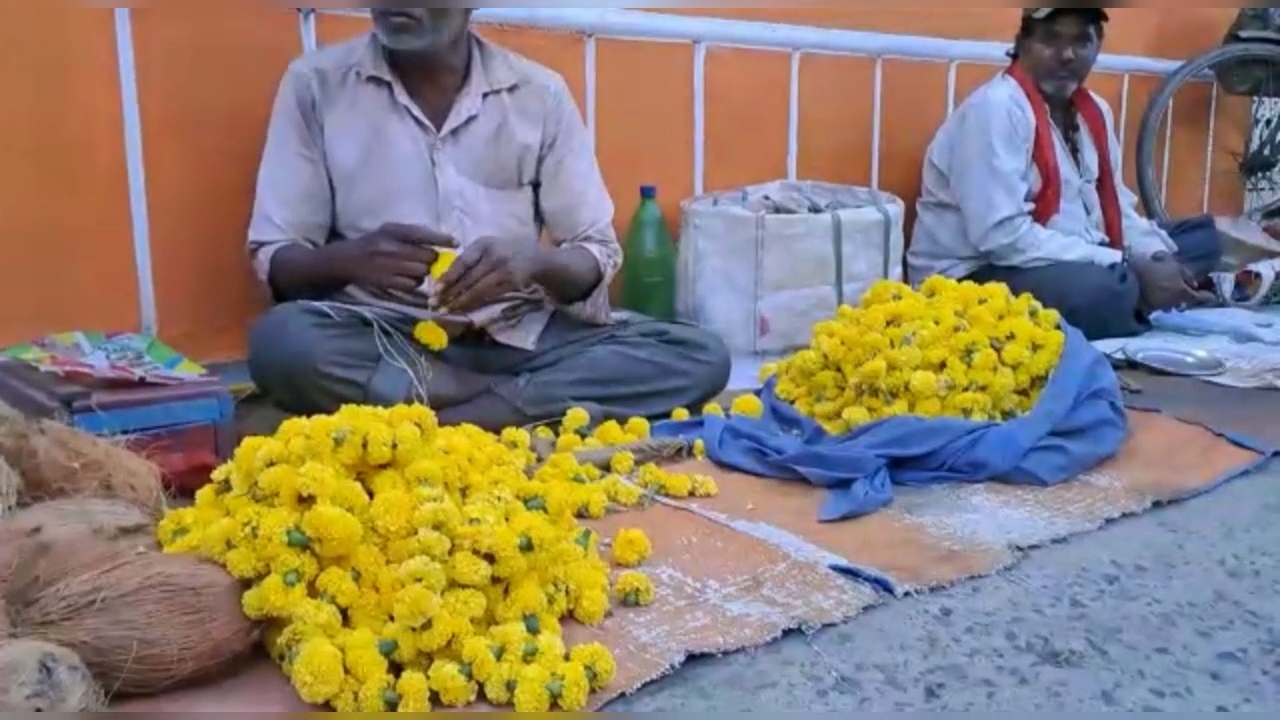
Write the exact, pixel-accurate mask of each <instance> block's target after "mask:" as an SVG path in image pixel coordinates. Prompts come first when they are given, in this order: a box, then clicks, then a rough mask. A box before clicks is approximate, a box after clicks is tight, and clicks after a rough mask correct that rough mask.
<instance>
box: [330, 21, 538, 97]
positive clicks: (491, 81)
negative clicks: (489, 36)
mask: <svg viewBox="0 0 1280 720" xmlns="http://www.w3.org/2000/svg"><path fill="white" fill-rule="evenodd" d="M470 41H471V68H470V71H469V72H468V75H467V80H466V84H467V85H470V86H472V87H475V88H476V89H478V90H479V91H480V92H481V94H488V93H491V92H498V91H501V90H507V89H509V88H512V87H515V86H516V85H518V84H519V82H520V78H519V75H518V74H517V73H516V71H515V68H514V67H513V66H512V64H511V59H510V58H509V57H508V56H507V54H506V53H505V52H503V51H501V50H500V49H499V48H498V47H497V46H495V45H493V44H492V43H490V42H489V41H488V40H485V39H484V38H482V37H480V36H479V35H476V34H475V33H471V37H470ZM356 70H357V72H358V73H359V74H360V75H361V76H362V77H365V78H377V79H378V80H381V81H383V82H387V83H394V82H395V77H394V73H392V71H391V66H390V65H389V64H388V63H387V56H386V54H385V53H384V52H383V49H382V45H381V44H380V43H379V42H378V38H377V37H376V36H375V35H374V34H373V33H369V37H368V41H367V42H366V43H365V48H364V52H363V53H361V56H360V60H359V62H358V64H357V66H356Z"/></svg>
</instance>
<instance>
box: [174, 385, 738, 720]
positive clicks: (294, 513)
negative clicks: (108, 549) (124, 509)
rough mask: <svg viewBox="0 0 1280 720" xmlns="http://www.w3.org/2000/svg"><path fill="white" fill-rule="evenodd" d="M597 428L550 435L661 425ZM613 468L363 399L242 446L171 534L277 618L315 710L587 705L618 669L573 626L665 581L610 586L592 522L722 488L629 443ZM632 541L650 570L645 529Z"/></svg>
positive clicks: (579, 424) (271, 630) (582, 419)
mask: <svg viewBox="0 0 1280 720" xmlns="http://www.w3.org/2000/svg"><path fill="white" fill-rule="evenodd" d="M590 424H591V419H590V417H589V415H588V414H587V413H586V411H585V410H582V409H581V408H574V409H573V410H570V411H569V413H567V414H566V416H565V418H564V419H563V421H562V422H561V424H560V432H559V433H556V432H554V431H550V430H547V431H539V433H538V434H540V435H545V434H546V433H548V432H549V433H550V434H551V435H553V436H554V437H556V439H557V443H559V442H560V441H561V440H563V439H564V438H566V437H574V438H577V441H578V442H579V443H580V445H582V446H592V447H612V446H614V445H617V444H622V443H626V442H635V441H638V440H642V439H644V438H646V437H647V436H648V433H649V425H648V423H647V422H646V421H644V420H643V419H634V420H629V421H627V422H625V423H617V422H613V423H610V422H605V423H601V424H599V425H597V426H596V427H595V428H594V429H589V426H590ZM565 442H566V443H568V442H569V441H565ZM611 469H612V470H613V471H612V472H606V471H602V470H600V469H599V468H597V467H595V466H593V465H589V464H583V463H580V462H579V461H578V460H577V459H576V458H575V457H574V456H573V455H571V454H568V453H557V454H553V455H551V456H550V457H549V458H547V459H546V460H545V461H543V462H541V463H540V462H539V461H538V457H537V454H536V453H535V452H534V451H533V449H532V434H531V433H530V432H528V431H526V430H523V429H517V428H508V429H506V430H504V431H503V432H502V433H501V434H493V433H487V432H484V431H482V430H480V429H479V428H476V427H473V426H458V427H440V426H439V425H438V423H437V421H436V417H435V414H434V413H433V412H432V411H431V410H429V409H428V408H426V407H424V406H420V405H402V406H397V407H392V408H372V407H364V406H348V407H344V408H342V409H341V410H339V411H338V412H337V413H335V414H333V415H323V416H315V417H310V418H292V419H289V420H286V421H285V422H284V423H283V424H281V426H280V428H279V430H278V431H277V432H276V433H275V434H274V435H272V436H270V437H251V438H247V439H246V440H245V441H244V442H242V443H241V445H240V446H239V447H238V448H237V450H236V452H235V454H234V456H233V458H232V460H231V461H230V462H228V463H226V464H225V465H223V466H222V467H220V468H219V469H218V470H217V471H216V472H215V473H214V475H213V478H212V482H211V483H210V484H209V485H207V486H205V487H204V488H202V489H201V490H200V491H199V492H198V493H197V494H196V497H195V502H194V504H193V505H191V506H189V507H186V508H180V509H176V510H173V511H170V512H169V513H168V514H167V515H166V516H165V517H164V518H163V519H162V520H161V522H160V523H159V526H158V528H157V535H158V537H159V540H160V542H161V544H162V545H163V547H164V548H165V550H166V551H168V552H183V553H195V554H199V555H201V556H203V557H206V558H208V559H210V560H213V561H215V562H218V563H219V564H221V565H222V566H223V567H225V568H226V569H227V571H228V572H230V573H231V574H232V575H234V576H235V577H237V578H239V579H241V580H243V581H244V582H245V583H246V587H247V589H246V591H245V593H244V596H243V600H242V602H243V608H244V611H245V613H246V614H247V615H248V616H249V617H251V618H254V619H257V620H262V621H264V622H266V623H267V627H268V633H267V647H268V649H269V651H270V652H271V655H272V657H273V658H274V659H275V660H276V661H277V662H278V663H279V664H280V665H281V666H282V668H283V669H284V670H285V672H286V674H287V675H288V677H289V679H290V681H291V683H292V684H293V686H294V688H295V689H296V690H297V692H298V694H299V696H300V697H301V698H302V699H303V700H304V701H306V702H309V703H314V704H323V705H330V706H332V707H333V708H334V709H336V710H338V711H343V712H381V711H399V712H426V711H430V710H431V709H432V708H433V707H434V706H437V705H440V706H448V707H463V706H466V705H469V704H471V703H473V702H475V701H477V700H479V699H485V700H487V701H488V702H490V703H492V704H495V705H512V706H514V709H515V710H516V711H519V712H542V711H546V710H548V709H551V708H552V707H558V708H560V709H563V710H569V711H573V710H581V709H583V708H584V707H586V705H587V704H588V702H589V695H590V693H591V692H593V691H599V690H602V689H604V688H605V687H607V686H608V684H609V683H610V682H611V681H612V679H613V676H614V673H615V672H616V663H615V661H614V659H613V656H612V654H611V653H610V651H609V650H608V648H606V647H605V646H603V645H601V644H599V643H587V644H583V645H578V646H575V647H566V646H565V644H564V641H563V639H562V636H561V632H560V627H561V626H560V623H561V621H562V620H565V619H569V618H572V619H573V620H576V621H578V622H580V623H583V624H586V625H597V624H599V623H600V622H601V621H603V620H604V618H605V617H606V615H607V614H608V613H609V612H610V605H611V601H612V599H613V598H615V597H616V598H617V600H618V602H620V603H624V604H630V605H644V604H647V603H648V602H650V601H652V599H653V595H654V591H653V586H652V583H651V582H650V581H649V580H648V578H647V577H646V576H644V575H643V574H642V573H639V572H637V571H628V572H626V573H623V574H621V575H619V577H618V579H617V581H616V582H614V583H611V582H610V568H609V564H608V563H607V562H606V561H605V560H603V559H602V558H601V556H600V538H599V537H598V536H597V535H596V533H595V532H594V531H592V530H590V529H588V528H586V527H585V526H583V525H581V524H580V523H579V519H580V518H595V517H601V516H603V515H604V514H606V513H607V512H609V511H610V509H614V508H616V509H621V508H625V507H633V506H636V505H640V504H642V503H644V502H645V501H646V499H647V498H649V497H651V496H654V495H668V496H673V497H686V496H689V495H691V494H696V495H700V496H711V495H714V494H716V493H717V492H718V489H717V488H716V486H715V482H714V481H713V480H712V479H711V478H709V477H705V476H696V475H688V474H683V473H674V472H669V471H666V470H663V469H662V468H660V467H658V466H656V465H654V464H652V463H645V464H642V465H639V466H638V467H637V466H636V461H635V457H634V456H632V455H630V453H625V452H617V453H615V454H614V457H613V461H612V463H611ZM618 536H619V538H618V539H620V540H621V543H622V545H623V546H624V547H626V546H628V545H630V546H633V547H634V548H637V550H635V551H634V552H633V553H632V555H633V557H631V558H630V559H632V560H634V561H635V562H636V563H639V562H642V561H643V559H644V557H641V556H642V555H644V556H647V551H646V552H643V553H641V552H639V550H638V548H649V547H650V543H649V540H648V538H647V537H645V536H644V533H643V532H641V531H639V530H629V531H626V532H621V533H618ZM618 539H615V542H617V540H618Z"/></svg>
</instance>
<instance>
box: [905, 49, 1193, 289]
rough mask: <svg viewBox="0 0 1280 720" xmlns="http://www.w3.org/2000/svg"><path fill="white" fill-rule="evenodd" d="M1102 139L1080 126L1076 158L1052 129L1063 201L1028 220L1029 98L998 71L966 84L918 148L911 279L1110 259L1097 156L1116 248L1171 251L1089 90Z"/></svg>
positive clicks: (1116, 256) (1032, 187) (1036, 187)
mask: <svg viewBox="0 0 1280 720" xmlns="http://www.w3.org/2000/svg"><path fill="white" fill-rule="evenodd" d="M1094 99H1096V100H1097V101H1098V105H1099V106H1101V108H1102V113H1103V116H1104V118H1105V119H1106V124H1107V137H1105V138H1095V137H1092V136H1090V135H1089V131H1088V130H1087V129H1086V128H1081V132H1080V160H1081V162H1080V163H1079V164H1077V163H1076V161H1075V159H1074V158H1073V157H1072V154H1071V150H1070V148H1069V147H1068V146H1067V143H1066V139H1065V138H1064V137H1063V135H1062V133H1061V132H1060V131H1059V129H1058V128H1057V126H1054V127H1053V138H1054V148H1055V149H1056V151H1057V154H1058V167H1059V168H1060V169H1061V175H1062V204H1061V207H1060V208H1059V209H1058V214H1057V215H1054V216H1053V217H1052V218H1051V219H1050V220H1049V222H1048V223H1047V224H1045V225H1040V224H1039V223H1037V222H1036V221H1035V220H1033V219H1032V217H1031V213H1032V210H1033V208H1034V206H1035V197H1036V196H1037V195H1038V194H1039V192H1040V187H1041V182H1042V181H1041V178H1040V173H1039V172H1038V171H1037V170H1036V167H1035V163H1034V162H1032V158H1031V146H1032V144H1033V140H1034V137H1035V131H1036V117H1035V110H1034V109H1033V108H1032V107H1031V100H1030V99H1028V98H1027V94H1026V93H1025V92H1023V90H1022V88H1021V87H1020V86H1019V85H1018V83H1017V82H1015V81H1014V80H1013V79H1012V78H1010V77H1008V76H1007V75H1005V74H1004V73H1000V74H999V75H997V76H995V77H994V78H992V79H991V80H990V81H989V82H987V83H986V84H985V85H983V86H981V87H979V88H978V89H977V90H975V91H974V92H973V93H972V94H971V95H970V96H969V97H968V98H967V99H966V100H965V101H964V102H963V103H962V104H961V105H960V107H958V108H956V110H955V112H954V113H952V114H951V116H950V117H948V118H947V119H946V121H945V122H943V124H942V127H941V128H939V130H938V133H937V135H935V136H934V138H933V142H932V143H930V145H929V149H928V151H927V153H926V154H925V160H924V172H923V174H922V177H921V188H920V200H919V201H918V202H917V203H916V224H915V229H914V231H913V232H912V235H911V247H910V248H909V249H908V250H907V267H908V271H909V273H908V274H909V275H910V277H911V281H912V282H915V283H920V282H923V281H924V280H925V278H927V277H929V276H930V275H946V276H947V277H953V278H961V277H964V276H966V275H968V274H969V273H971V272H973V271H974V270H977V269H978V268H979V267H981V266H982V265H985V264H992V265H1000V266H1005V267H1026V268H1030V267H1039V266H1042V265H1049V264H1052V263H1059V262H1087V263H1094V264H1098V265H1111V264H1114V263H1118V262H1120V260H1121V257H1122V253H1121V252H1120V251H1119V250H1115V249H1113V248H1111V247H1110V246H1109V245H1108V243H1107V236H1106V234H1105V232H1104V230H1103V225H1104V223H1103V219H1102V201H1101V199H1100V198H1099V196H1098V174H1099V169H1100V168H1099V165H1100V164H1099V162H1098V153H1100V152H1104V151H1105V152H1110V153H1111V166H1112V168H1113V170H1114V172H1115V175H1116V177H1115V185H1116V191H1117V193H1118V194H1119V196H1120V197H1119V199H1120V211H1121V221H1122V222H1123V223H1124V242H1125V245H1126V246H1127V247H1128V249H1129V250H1131V251H1132V252H1133V253H1134V254H1135V255H1139V256H1145V255H1150V254H1152V253H1154V252H1157V251H1168V252H1172V251H1173V249H1174V246H1173V241H1172V240H1170V239H1169V235H1168V234H1167V233H1166V232H1165V231H1164V230H1161V229H1160V227H1159V226H1158V225H1156V224H1155V223H1153V222H1151V221H1150V220H1148V219H1146V218H1144V217H1142V216H1141V215H1139V214H1138V208H1137V203H1138V199H1137V197H1136V196H1135V195H1134V194H1133V193H1132V192H1130V191H1129V189H1128V188H1126V187H1125V184H1124V176H1123V175H1122V174H1121V172H1120V167H1121V166H1120V157H1121V152H1122V150H1121V146H1120V142H1119V140H1118V139H1117V138H1116V133H1115V121H1114V120H1113V119H1112V115H1111V108H1110V107H1109V106H1108V105H1107V102H1106V101H1105V100H1103V99H1102V98H1101V97H1098V96H1097V95H1096V94H1095V95H1094Z"/></svg>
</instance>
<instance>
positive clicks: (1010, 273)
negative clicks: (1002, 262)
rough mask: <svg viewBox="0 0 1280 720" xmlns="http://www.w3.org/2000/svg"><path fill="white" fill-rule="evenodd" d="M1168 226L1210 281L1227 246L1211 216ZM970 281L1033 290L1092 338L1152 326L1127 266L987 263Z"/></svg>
mask: <svg viewBox="0 0 1280 720" xmlns="http://www.w3.org/2000/svg"><path fill="white" fill-rule="evenodd" d="M1164 227H1165V230H1166V231H1167V232H1168V233H1169V237H1170V238H1172V239H1173V242H1174V245H1176V246H1177V248H1178V249H1177V252H1176V254H1175V255H1176V257H1177V258H1178V261H1179V262H1181V263H1182V264H1183V265H1185V266H1186V267H1187V268H1188V269H1190V270H1191V271H1192V273H1194V274H1195V276H1196V278H1197V279H1204V278H1205V277H1207V276H1208V274H1209V273H1210V272H1212V271H1213V270H1215V269H1216V268H1217V265H1218V263H1219V261H1220V260H1221V259H1222V244H1221V241H1220V240H1219V238H1218V228H1217V226H1216V225H1215V224H1214V221H1213V217H1212V216H1211V215H1201V216H1199V217H1194V218H1189V219H1186V220H1178V221H1175V222H1172V223H1169V224H1167V225H1165V226H1164ZM966 279H968V280H973V281H974V282H1002V283H1004V284H1006V285H1008V286H1009V289H1010V290H1012V291H1013V292H1014V293H1018V294H1020V293H1024V292H1026V293H1031V294H1032V295H1033V296H1034V297H1035V298H1036V299H1037V300H1039V301H1040V302H1041V303H1043V304H1044V305H1046V306H1047V307H1051V308H1053V309H1055V310H1057V311H1058V312H1059V313H1061V314H1062V317H1063V319H1064V320H1066V321H1067V322H1068V323H1070V324H1071V325H1073V326H1075V327H1076V329H1078V330H1079V331H1080V332H1081V333H1083V334H1084V336H1085V337H1086V338H1088V339H1089V340H1102V339H1104V338H1118V337H1132V336H1134V335H1140V334H1142V333H1143V332H1146V331H1147V330H1148V329H1150V325H1149V324H1148V323H1147V318H1146V314H1145V313H1143V312H1142V310H1141V308H1140V306H1139V298H1140V296H1141V288H1139V287H1138V278H1137V276H1136V275H1135V274H1134V272H1133V270H1132V269H1130V268H1129V267H1127V266H1125V265H1124V264H1117V265H1112V266H1110V267H1103V266H1101V265H1095V264H1093V263H1080V262H1064V263H1055V264H1052V265H1044V266H1041V267H1035V268H1014V267H1001V266H997V265H987V266H984V267H980V268H978V269H977V270H975V271H973V272H972V273H970V274H969V276H968V277H967V278H966Z"/></svg>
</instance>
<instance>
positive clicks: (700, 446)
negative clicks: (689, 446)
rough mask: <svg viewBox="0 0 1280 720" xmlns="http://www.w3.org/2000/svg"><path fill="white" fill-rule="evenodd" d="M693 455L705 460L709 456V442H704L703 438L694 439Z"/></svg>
mask: <svg viewBox="0 0 1280 720" xmlns="http://www.w3.org/2000/svg"><path fill="white" fill-rule="evenodd" d="M693 456H694V457H695V458H697V459H699V460H705V459H706V458H707V444H706V443H705V442H703V440H702V438H696V439H694V441H693Z"/></svg>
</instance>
